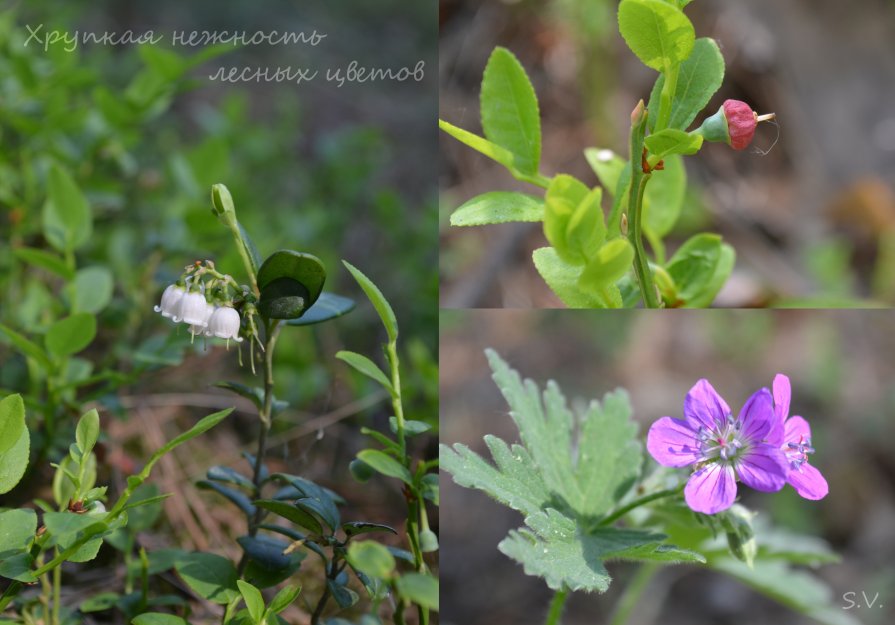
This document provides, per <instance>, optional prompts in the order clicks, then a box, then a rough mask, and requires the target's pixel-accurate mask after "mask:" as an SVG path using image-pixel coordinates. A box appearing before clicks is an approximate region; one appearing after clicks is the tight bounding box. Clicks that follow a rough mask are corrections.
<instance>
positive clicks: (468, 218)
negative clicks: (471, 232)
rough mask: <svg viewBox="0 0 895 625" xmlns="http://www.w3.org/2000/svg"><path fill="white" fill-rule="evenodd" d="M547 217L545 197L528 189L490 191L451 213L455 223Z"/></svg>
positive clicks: (492, 222)
mask: <svg viewBox="0 0 895 625" xmlns="http://www.w3.org/2000/svg"><path fill="white" fill-rule="evenodd" d="M542 219H544V201H543V200H541V199H540V198H537V197H535V196H533V195H528V194H526V193H516V192H512V191H490V192H488V193H483V194H482V195H478V196H476V197H474V198H472V199H471V200H469V201H467V202H466V203H464V204H463V205H462V206H460V207H459V208H458V209H457V210H455V211H454V213H453V214H452V215H451V225H452V226H484V225H487V224H504V223H511V222H515V221H525V222H532V221H541V220H542Z"/></svg>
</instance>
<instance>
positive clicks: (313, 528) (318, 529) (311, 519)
mask: <svg viewBox="0 0 895 625" xmlns="http://www.w3.org/2000/svg"><path fill="white" fill-rule="evenodd" d="M254 503H255V505H256V506H257V507H259V508H264V509H265V510H269V511H270V512H273V513H274V514H276V515H277V516H281V517H283V518H284V519H286V520H287V521H292V522H293V523H295V524H296V525H298V526H299V527H303V528H305V529H306V530H308V531H310V532H311V533H312V534H315V535H317V536H320V535H322V534H323V526H322V525H321V524H320V521H318V520H317V517H315V516H314V515H313V514H311V513H310V512H308V511H307V510H305V509H303V508H299V507H297V506H295V505H293V504H291V503H287V502H285V501H279V500H276V499H259V500H258V501H255V502H254Z"/></svg>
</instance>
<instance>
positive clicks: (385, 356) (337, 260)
mask: <svg viewBox="0 0 895 625" xmlns="http://www.w3.org/2000/svg"><path fill="white" fill-rule="evenodd" d="M437 8H438V5H437V2H436V1H435V0H423V1H418V2H413V3H407V2H402V1H401V0H381V1H378V2H376V3H369V2H362V1H361V0H347V1H343V2H337V3H334V2H328V1H326V0H303V1H302V2H264V3H246V2H221V1H218V0H196V1H192V2H188V3H185V2H179V1H174V0H151V1H150V0H137V1H134V2H113V1H111V0H100V1H97V2H90V3H86V2H68V1H64V0H34V1H30V0H29V1H28V2H17V1H11V2H3V3H2V5H0V624H2V625H12V624H15V625H26V624H28V625H37V624H41V625H102V624H112V625H130V624H135V625H211V624H214V625H284V624H288V625H385V624H388V623H399V624H403V623H406V624H413V625H417V624H419V625H428V624H434V623H437V622H438V607H439V603H438V602H439V591H438V539H437V533H436V532H437V530H438V472H437V441H438V396H437V384H438V361H437V358H438V356H437V354H438V351H437V350H438V344H437V343H438V338H437V335H438V288H437V284H438V276H437V270H436V266H437V260H436V259H437V255H438V244H437V210H436V203H437V164H436V154H437V150H436V141H437V132H438V131H437V127H436V118H437V77H436V73H437V32H438V11H437Z"/></svg>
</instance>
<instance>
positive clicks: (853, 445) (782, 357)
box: [440, 310, 895, 625]
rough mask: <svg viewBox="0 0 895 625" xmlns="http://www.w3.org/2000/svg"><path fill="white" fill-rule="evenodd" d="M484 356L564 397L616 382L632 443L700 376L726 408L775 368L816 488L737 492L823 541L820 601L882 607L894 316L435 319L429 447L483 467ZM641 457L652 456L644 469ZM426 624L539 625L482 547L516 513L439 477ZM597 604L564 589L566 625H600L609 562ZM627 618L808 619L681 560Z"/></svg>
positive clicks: (889, 596) (457, 315) (487, 383)
mask: <svg viewBox="0 0 895 625" xmlns="http://www.w3.org/2000/svg"><path fill="white" fill-rule="evenodd" d="M486 347H492V348H494V349H496V350H497V351H498V353H500V354H501V356H502V357H503V358H505V359H506V360H507V362H508V363H509V364H510V365H511V366H512V367H513V368H515V369H517V370H518V371H519V372H520V374H521V375H523V376H524V377H527V378H531V379H534V380H535V381H536V382H538V383H539V384H541V385H543V384H544V383H545V382H546V381H547V380H548V379H553V380H556V381H557V382H558V383H559V385H560V386H561V387H562V389H563V391H564V392H565V394H566V396H567V397H569V398H570V400H575V399H581V400H590V399H592V398H601V397H602V396H603V394H604V393H606V392H608V391H610V390H612V389H615V388H617V387H624V388H626V389H627V390H628V391H629V393H630V395H631V399H632V403H633V407H634V418H635V420H637V421H638V422H639V424H640V431H641V436H645V434H646V431H647V428H648V427H649V425H650V424H651V423H652V422H653V421H655V420H656V419H658V418H659V417H662V416H666V415H668V416H673V417H682V415H683V402H684V397H685V396H686V394H687V391H688V390H689V389H690V387H691V386H692V385H693V384H694V383H695V382H696V380H697V379H699V378H702V377H705V378H707V379H708V380H709V381H710V382H711V383H712V384H713V385H714V387H715V388H716V389H717V390H718V392H719V393H720V394H721V395H722V396H723V397H724V398H725V399H726V400H727V402H728V403H729V404H730V406H731V408H732V409H734V410H735V411H737V410H739V408H740V407H741V406H742V404H743V402H745V400H746V399H747V398H748V397H749V396H750V395H751V394H752V393H753V392H754V391H755V390H757V389H758V388H760V387H762V386H767V387H770V384H771V381H772V380H773V377H774V375H775V374H776V373H778V372H780V373H785V374H786V375H788V376H789V377H790V378H791V380H792V386H793V400H792V407H791V411H790V414H799V415H802V416H804V417H805V418H806V419H808V421H809V423H810V424H811V427H812V434H813V442H814V446H815V448H816V449H817V453H816V454H815V455H814V456H812V458H811V463H812V464H813V465H815V466H817V467H818V468H819V469H820V470H821V471H822V472H823V474H824V476H825V477H826V478H827V480H828V482H829V484H830V494H829V495H828V496H827V497H826V498H825V499H823V500H821V501H819V502H812V501H807V500H803V499H801V498H800V497H798V495H796V493H795V491H793V490H792V488H790V487H788V486H787V487H785V488H784V490H783V491H781V492H779V493H774V494H765V493H758V492H755V491H751V490H749V489H740V495H741V499H742V501H743V503H744V504H745V505H747V506H748V507H750V508H752V509H755V510H758V511H759V512H760V517H765V518H767V519H770V520H772V521H773V523H774V524H776V525H779V526H782V527H789V528H792V529H794V530H797V531H799V532H802V533H809V534H815V535H818V536H821V537H823V538H825V539H826V540H828V541H830V543H831V544H832V546H833V548H834V550H836V551H837V552H838V553H839V554H840V555H841V556H842V562H841V563H840V564H836V565H829V566H824V567H822V568H821V569H820V570H819V575H821V576H822V577H823V578H825V579H826V581H827V582H828V583H829V584H830V585H831V587H832V588H833V593H834V594H833V597H832V602H833V604H834V605H837V606H843V607H845V606H848V605H849V602H848V601H847V600H846V599H843V598H842V595H843V594H844V593H847V592H850V591H852V592H856V593H858V595H857V597H858V602H859V603H861V604H864V601H863V600H862V599H861V598H860V597H861V595H860V593H861V591H866V593H867V595H868V597H869V598H870V599H871V600H872V599H873V596H874V593H876V592H879V593H880V594H879V600H878V601H877V602H876V603H875V604H874V607H873V608H867V607H866V605H865V606H864V608H863V609H860V610H859V609H857V608H855V609H853V612H852V616H856V617H857V618H859V619H860V620H861V622H863V623H866V624H867V625H876V624H880V625H882V624H883V623H891V622H892V620H891V619H892V615H893V610H895V594H893V583H895V568H893V566H892V560H893V557H895V529H893V527H895V525H893V519H895V489H893V486H892V484H893V481H895V462H893V454H892V449H893V447H892V441H893V440H895V418H893V414H895V388H893V386H892V383H891V380H892V379H893V377H895V361H893V359H892V357H891V354H892V353H893V350H895V318H893V316H892V315H891V313H888V312H883V311H864V312H860V313H858V312H828V311H823V312H821V311H813V312H803V311H655V312H650V311H637V312H624V311H619V312H607V311H603V312H600V313H598V314H594V313H592V312H586V311H543V312H535V311H484V310H480V311H463V312H461V311H446V312H444V313H443V314H442V329H441V360H440V366H441V381H440V388H441V398H442V399H441V428H442V429H441V433H442V442H444V443H446V444H453V443H456V442H460V443H465V444H467V445H469V446H470V447H471V448H472V449H474V450H476V451H478V452H479V453H482V452H484V453H485V455H486V457H489V456H488V454H487V450H486V448H485V445H484V443H483V442H482V436H483V435H485V434H489V433H490V434H495V435H497V436H499V437H501V438H504V439H505V440H507V441H516V440H518V433H517V432H516V430H515V426H514V425H513V422H512V420H511V419H510V418H509V416H508V414H507V406H506V404H505V402H504V400H503V398H502V396H501V395H500V393H499V391H498V389H497V387H496V386H495V385H494V382H493V381H492V379H491V372H490V369H489V368H488V365H487V361H486V359H485V356H484V354H483V350H484V349H485V348H486ZM649 462H652V461H651V460H650V461H649ZM442 489H443V500H444V506H443V507H442V534H441V541H442V554H443V555H442V563H441V564H442V568H441V579H442V596H443V598H444V601H443V604H444V609H443V611H442V617H443V619H444V622H446V623H455V624H457V625H459V624H461V623H462V624H463V625H479V624H482V625H484V624H486V623H540V622H543V619H544V616H545V614H546V608H547V605H548V603H549V601H550V596H551V595H550V593H549V591H548V589H547V587H546V585H545V584H544V583H543V582H542V581H541V580H539V579H536V578H531V577H527V576H525V575H524V574H523V571H522V568H521V567H520V566H518V565H517V564H515V563H514V562H513V561H511V560H510V559H508V558H506V557H505V556H503V555H502V554H501V553H500V552H498V550H497V543H498V542H499V541H500V540H501V539H502V538H503V537H504V536H505V535H506V532H507V530H509V529H511V528H516V527H519V526H520V525H521V524H522V518H521V517H520V516H519V515H518V514H517V513H515V512H513V511H512V510H509V509H507V508H505V507H503V506H501V505H499V504H497V503H495V502H493V501H491V500H490V499H489V498H488V497H487V496H486V495H484V494H483V493H480V492H478V491H473V490H468V489H463V488H460V487H458V486H456V485H455V484H454V483H453V481H452V480H451V479H450V477H449V476H443V477H442ZM609 571H610V574H611V575H612V576H613V578H614V580H615V582H614V583H613V584H612V585H611V586H610V589H609V591H608V592H607V593H606V594H605V595H590V596H587V595H580V596H579V595H573V598H572V599H571V601H570V604H569V611H568V616H567V618H565V619H564V620H563V622H564V623H566V624H567V625H578V624H581V625H584V624H595V625H596V624H599V623H605V622H608V617H609V615H610V614H611V611H612V608H613V607H614V605H615V603H616V601H617V599H618V595H619V592H620V591H621V589H622V588H623V587H624V586H625V582H626V580H627V579H628V578H629V577H630V575H631V574H632V573H633V571H634V568H633V567H632V566H631V565H629V564H622V563H615V564H610V565H609ZM631 622H636V623H640V624H642V625H646V624H647V623H666V624H676V623H680V624H682V625H683V624H685V623H736V624H737V625H750V624H756V625H758V624H759V623H770V622H775V623H791V624H801V623H808V622H811V621H806V620H805V619H804V618H801V617H799V616H798V615H796V614H794V613H792V612H790V611H788V610H786V609H785V608H783V607H781V606H779V605H777V604H775V603H773V602H772V601H770V600H768V599H766V598H764V597H762V596H760V595H757V594H755V593H754V592H752V591H751V590H749V589H747V588H746V587H744V586H741V585H739V584H738V583H737V582H735V581H732V580H729V579H727V578H725V577H722V576H720V575H715V574H711V573H708V572H705V571H701V570H700V569H699V568H698V567H695V566H676V567H666V568H664V569H662V571H661V572H660V573H659V575H658V577H657V578H656V579H655V580H654V582H653V583H652V585H651V586H650V587H649V588H648V589H647V591H646V592H645V593H644V594H643V596H642V598H641V600H640V604H639V605H638V608H637V610H636V611H635V614H634V615H633V616H632V619H631Z"/></svg>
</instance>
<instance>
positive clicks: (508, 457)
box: [439, 434, 550, 516]
mask: <svg viewBox="0 0 895 625" xmlns="http://www.w3.org/2000/svg"><path fill="white" fill-rule="evenodd" d="M485 444H486V445H488V449H489V450H490V451H491V457H492V458H493V459H494V465H492V464H491V463H489V462H488V461H487V460H485V459H484V458H482V457H481V456H479V455H478V454H477V453H475V452H474V451H472V450H471V449H469V447H467V446H466V445H462V444H459V443H458V444H456V445H454V446H453V448H451V447H448V446H447V445H440V446H439V451H440V453H439V465H440V466H441V468H442V469H443V470H445V471H447V472H448V473H450V474H451V475H452V476H453V478H454V481H455V482H456V483H457V484H459V485H460V486H465V487H466V488H476V489H478V490H481V491H484V492H486V493H487V494H488V495H490V496H491V497H493V498H494V499H496V500H497V501H499V502H500V503H502V504H504V505H506V506H509V507H510V508H513V509H514V510H518V511H519V512H521V513H522V514H524V515H526V516H528V515H531V514H535V513H536V512H538V511H540V510H541V508H542V507H543V506H545V505H546V504H547V502H548V501H549V500H550V491H549V490H547V486H546V485H545V484H544V480H543V479H542V478H541V476H540V474H539V473H538V470H537V466H536V465H535V463H534V461H533V460H532V459H531V455H529V453H528V450H527V449H526V448H525V447H523V446H521V445H513V446H512V447H510V446H508V445H507V444H506V443H505V442H503V441H502V440H501V439H499V438H497V437H496V436H491V435H490V434H489V435H488V436H485ZM495 465H496V466H495Z"/></svg>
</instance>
